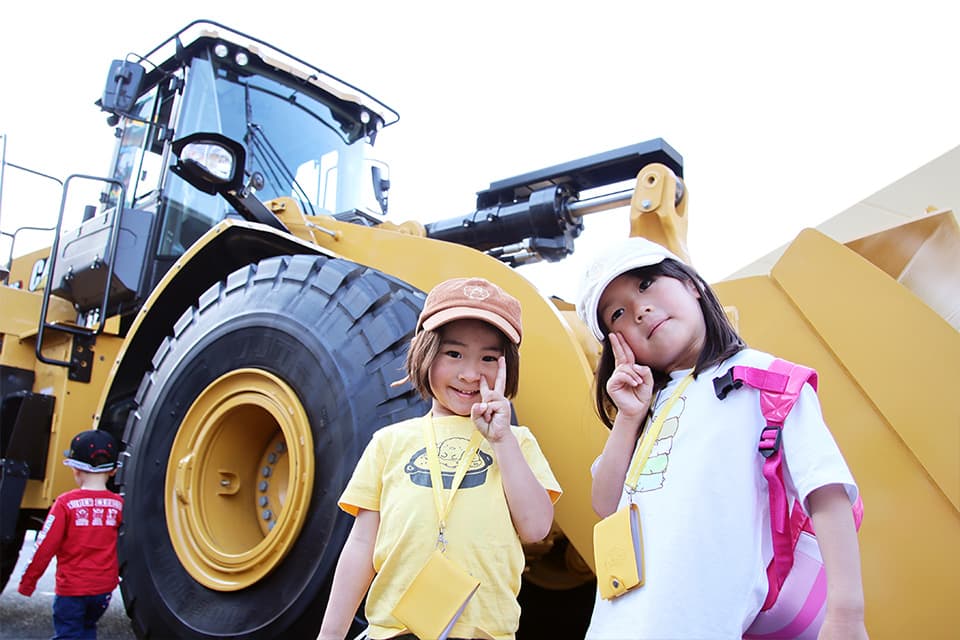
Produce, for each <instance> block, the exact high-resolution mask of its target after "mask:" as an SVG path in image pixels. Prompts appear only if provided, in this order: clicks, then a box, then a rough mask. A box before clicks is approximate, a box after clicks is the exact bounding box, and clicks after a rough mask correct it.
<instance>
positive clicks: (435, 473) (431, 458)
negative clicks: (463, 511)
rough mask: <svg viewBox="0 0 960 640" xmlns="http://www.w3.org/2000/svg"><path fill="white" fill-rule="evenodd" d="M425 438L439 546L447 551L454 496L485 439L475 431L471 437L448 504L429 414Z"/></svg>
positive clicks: (425, 422)
mask: <svg viewBox="0 0 960 640" xmlns="http://www.w3.org/2000/svg"><path fill="white" fill-rule="evenodd" d="M423 437H424V440H426V442H427V465H428V466H429V467H430V484H431V485H432V486H433V500H434V502H435V503H436V505H437V519H438V520H439V523H440V524H439V526H440V533H439V535H438V537H437V546H438V547H439V548H440V549H441V550H445V549H446V542H447V541H446V539H445V538H444V536H443V532H444V529H446V526H447V524H446V523H447V514H448V513H450V505H451V504H453V496H454V495H455V494H456V493H457V489H459V488H460V483H461V482H463V476H465V475H466V474H467V468H468V467H469V466H470V463H471V462H472V461H473V459H474V457H475V456H476V455H477V449H479V448H480V439H481V438H482V437H483V436H481V435H480V432H479V431H477V430H476V429H474V431H473V435H472V436H470V444H469V445H468V446H467V449H466V450H465V451H464V452H463V456H462V457H461V458H460V462H459V464H457V471H456V473H455V474H454V476H453V482H451V483H450V493H449V494H448V496H447V500H446V503H444V501H443V477H442V476H441V474H440V455H439V453H438V451H437V434H436V432H435V431H434V429H433V415H432V414H427V416H426V419H425V420H424V421H423Z"/></svg>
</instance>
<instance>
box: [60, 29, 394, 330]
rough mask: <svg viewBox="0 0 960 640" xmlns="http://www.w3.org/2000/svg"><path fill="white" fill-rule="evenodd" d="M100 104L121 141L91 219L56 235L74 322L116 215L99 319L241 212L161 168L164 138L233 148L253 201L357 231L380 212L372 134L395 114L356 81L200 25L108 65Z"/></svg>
mask: <svg viewBox="0 0 960 640" xmlns="http://www.w3.org/2000/svg"><path fill="white" fill-rule="evenodd" d="M98 104H99V105H100V107H101V108H102V109H103V110H104V111H106V112H108V113H109V114H110V115H109V116H108V123H109V124H110V125H111V126H113V127H114V130H115V135H116V138H117V142H116V146H115V151H114V154H113V160H112V165H111V167H110V170H109V174H108V175H109V176H110V178H111V181H110V182H105V183H104V184H105V186H104V189H103V191H102V193H101V196H100V203H99V207H98V211H97V215H95V216H92V217H90V216H87V219H85V221H84V222H83V226H82V227H81V228H80V229H78V230H75V231H71V232H69V233H66V234H62V236H61V237H62V239H63V240H64V242H62V243H61V248H62V251H61V252H60V254H59V255H58V256H57V260H58V264H57V267H56V273H55V274H54V279H53V281H52V283H53V287H54V290H55V293H57V294H58V295H61V296H64V297H66V298H67V299H69V300H72V301H73V302H74V303H75V306H78V311H80V312H81V314H82V313H83V312H84V309H85V308H89V307H91V306H93V305H94V304H96V303H98V302H99V300H100V296H101V295H102V288H103V287H105V286H106V283H105V282H103V278H104V276H103V275H98V276H97V277H93V278H88V281H87V284H86V285H84V286H81V284H82V281H83V275H84V274H85V273H93V272H94V271H97V270H99V271H100V273H101V274H102V272H103V269H102V267H103V262H104V258H103V257H104V256H106V255H109V252H108V251H106V250H105V247H104V242H105V240H106V238H108V237H109V236H110V234H111V231H110V227H112V225H113V222H112V219H114V218H116V217H118V215H117V212H118V211H119V212H120V215H119V218H120V220H119V222H118V224H119V231H118V232H117V233H116V234H115V235H116V237H117V238H118V242H117V256H116V258H115V260H114V262H115V264H116V265H117V266H119V267H120V268H121V270H122V271H123V272H124V273H125V274H126V275H123V276H122V277H123V278H124V282H122V283H120V285H119V286H118V285H117V283H111V285H110V286H111V294H110V295H111V305H110V307H111V308H110V309H108V310H106V312H107V314H108V315H112V314H113V313H117V312H119V313H121V314H126V315H129V312H130V311H132V310H135V309H136V308H138V306H139V303H140V302H141V301H142V300H143V299H145V298H146V296H147V295H148V294H149V292H150V291H151V290H152V289H153V287H154V286H156V284H157V282H159V280H160V279H161V278H162V277H163V275H164V274H165V273H166V272H167V270H168V269H169V268H170V266H171V265H172V264H173V263H174V262H175V261H176V260H177V258H179V257H180V256H181V255H183V254H184V252H186V251H187V249H189V247H190V246H191V245H192V244H193V243H194V242H196V241H197V239H199V238H200V237H201V236H202V235H203V234H204V233H205V232H206V231H207V230H209V229H210V228H211V227H213V226H214V225H216V224H217V223H218V222H219V221H221V220H223V219H224V218H225V217H227V216H234V215H239V214H238V213H237V212H236V211H235V210H234V209H233V208H232V207H231V206H230V205H229V204H228V201H227V200H225V199H224V198H222V197H220V196H218V195H214V194H209V193H204V192H202V191H199V190H198V189H196V188H195V187H193V186H191V185H190V184H188V183H187V182H186V181H184V180H183V179H182V178H181V177H179V176H178V175H176V174H175V173H173V172H172V171H170V166H171V165H172V164H174V162H175V158H173V157H172V155H171V144H172V143H173V141H174V140H175V139H182V138H184V137H186V136H188V135H190V134H193V133H195V132H201V131H202V132H212V133H218V134H222V135H224V136H226V137H228V138H230V139H232V140H236V141H238V142H240V143H241V144H242V145H243V147H244V149H245V158H246V163H245V167H244V168H243V175H244V180H245V183H246V186H249V187H251V188H253V189H255V191H256V196H257V198H259V199H260V200H270V199H272V198H277V197H290V198H293V199H294V200H295V201H296V202H297V203H298V205H299V207H300V208H301V210H302V211H303V212H304V213H305V214H307V215H319V214H326V215H332V216H336V217H338V218H341V219H348V220H351V221H354V222H359V223H361V224H377V223H379V222H381V221H382V220H383V218H384V216H385V215H386V201H387V199H386V189H387V188H388V185H389V180H388V177H387V176H386V173H385V171H384V166H383V164H382V163H380V162H377V161H375V160H374V159H373V154H372V148H373V144H374V142H375V140H376V136H377V134H378V132H379V131H380V129H382V128H383V127H384V126H386V125H388V124H391V123H393V122H396V120H398V119H399V116H398V115H397V114H396V113H395V112H394V111H393V110H391V109H390V108H389V107H387V106H386V105H384V104H382V103H380V102H379V101H378V100H376V99H375V98H373V97H371V96H369V95H367V94H366V93H364V92H363V91H361V90H359V89H357V88H356V87H353V86H352V85H349V84H347V83H346V82H343V81H342V80H339V79H338V78H336V77H334V76H331V75H329V74H327V73H325V72H323V71H321V70H319V69H317V68H315V67H313V66H311V65H309V64H307V63H305V62H303V61H302V60H300V59H298V58H295V57H293V56H291V55H289V54H287V53H285V52H283V51H280V50H279V49H275V48H274V47H272V46H271V45H269V44H267V43H265V42H262V41H260V40H257V39H255V38H253V37H251V36H247V35H245V34H242V33H240V32H237V31H234V30H232V29H229V28H228V27H225V26H223V25H219V24H217V23H213V22H209V21H196V22H193V23H191V24H190V25H188V26H187V27H185V28H184V29H182V30H180V31H179V32H177V33H176V34H174V35H173V36H172V37H171V38H169V39H168V40H166V41H165V42H164V43H162V44H161V45H160V46H158V47H156V48H155V49H154V50H152V51H150V52H149V53H148V54H146V55H145V56H139V55H134V54H130V55H128V56H127V57H126V58H125V59H123V60H115V61H114V62H113V63H112V64H111V67H110V70H109V73H108V76H107V78H106V84H105V89H104V92H103V96H102V98H101V100H100V101H99V102H98ZM114 275H116V274H114ZM58 278H59V279H58ZM68 281H69V282H68ZM97 283H99V285H100V287H99V288H100V290H101V293H100V294H99V295H98V294H97V291H96V290H97V289H98V284H97ZM78 300H79V305H77V302H78Z"/></svg>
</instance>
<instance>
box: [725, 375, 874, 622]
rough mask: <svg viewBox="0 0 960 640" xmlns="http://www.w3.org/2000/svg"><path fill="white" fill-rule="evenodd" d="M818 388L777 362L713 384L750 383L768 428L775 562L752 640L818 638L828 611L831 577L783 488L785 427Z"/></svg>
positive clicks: (857, 512)
mask: <svg viewBox="0 0 960 640" xmlns="http://www.w3.org/2000/svg"><path fill="white" fill-rule="evenodd" d="M808 382H809V383H810V386H811V387H813V389H814V390H816V389H817V372H816V371H814V370H813V369H809V368H807V367H804V366H801V365H798V364H793V363H792V362H787V361H786V360H780V359H776V360H774V361H773V362H772V363H771V364H770V367H769V368H768V369H758V368H755V367H744V366H735V367H732V368H731V369H730V370H729V371H727V372H726V373H725V374H724V375H722V376H720V377H719V378H714V380H713V384H714V389H715V391H716V394H717V397H718V398H719V399H721V400H723V399H724V398H725V397H726V396H727V394H728V393H729V392H730V391H732V390H734V389H739V388H740V387H741V386H742V385H744V384H746V385H748V386H751V387H753V388H755V389H758V390H759V391H760V410H761V411H762V413H763V417H764V418H765V419H766V421H767V426H766V427H765V428H764V429H763V431H762V432H761V434H760V443H759V447H758V449H759V451H760V454H761V455H762V456H763V457H764V462H763V477H764V478H766V479H767V486H768V489H769V494H770V530H771V533H772V534H773V559H772V560H771V561H770V565H769V566H768V567H767V581H768V584H769V588H768V590H767V599H766V600H765V601H764V603H763V607H761V609H760V613H759V614H758V615H757V618H756V620H754V622H753V624H752V625H751V626H750V628H749V629H747V632H746V633H745V634H744V636H743V637H744V638H745V639H748V640H774V639H775V638H801V639H804V640H805V639H807V638H810V639H814V638H816V637H817V633H818V632H819V631H820V627H821V625H822V624H823V616H824V613H825V612H826V600H827V577H826V574H825V572H824V569H823V560H822V558H821V557H820V548H819V547H818V546H817V540H816V534H815V533H814V531H813V523H812V522H811V520H810V516H808V515H807V514H806V513H805V512H804V511H803V507H802V506H801V504H800V501H799V500H797V501H795V502H794V505H793V511H792V512H791V513H789V514H788V509H789V507H788V502H787V492H786V488H785V487H784V484H783V465H782V462H783V451H782V449H781V446H780V445H781V442H782V434H783V423H784V420H786V418H787V414H789V413H790V410H791V409H792V408H793V405H794V403H795V402H796V401H797V398H799V397H800V390H801V389H802V388H803V385H804V384H805V383H808ZM853 517H854V522H855V523H856V527H857V529H859V528H860V522H861V520H862V519H863V503H862V502H861V500H860V498H859V497H858V498H857V502H856V503H855V504H854V505H853Z"/></svg>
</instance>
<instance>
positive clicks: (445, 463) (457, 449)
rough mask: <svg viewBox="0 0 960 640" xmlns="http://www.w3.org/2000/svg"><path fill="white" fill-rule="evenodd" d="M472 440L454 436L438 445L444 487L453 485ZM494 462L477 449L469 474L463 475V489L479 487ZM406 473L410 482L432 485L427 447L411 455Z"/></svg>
mask: <svg viewBox="0 0 960 640" xmlns="http://www.w3.org/2000/svg"><path fill="white" fill-rule="evenodd" d="M469 444H470V440H469V439H467V438H461V437H459V436H452V437H450V438H446V439H444V440H442V441H441V442H440V444H439V445H438V446H437V453H438V455H439V457H440V477H441V479H442V481H443V488H444V489H449V488H450V487H451V486H452V485H453V476H454V475H455V474H456V472H457V465H458V464H460V459H461V458H462V457H463V456H464V454H465V453H466V451H467V447H468V446H469ZM491 464H493V456H491V455H489V454H487V453H484V452H483V451H481V450H479V449H478V450H477V455H475V456H473V460H471V461H470V466H469V467H467V474H466V475H465V476H463V482H461V483H460V488H461V489H469V488H470V487H479V486H480V485H482V484H483V483H484V482H486V480H487V469H488V468H489V467H490V465H491ZM403 471H404V473H406V474H407V475H409V476H410V482H412V483H413V484H415V485H417V486H420V487H432V486H433V483H431V482H430V465H429V463H428V462H427V448H426V447H424V448H423V449H420V450H419V451H417V452H416V453H415V454H413V455H412V456H411V457H410V462H408V463H407V464H406V465H405V466H404V468H403Z"/></svg>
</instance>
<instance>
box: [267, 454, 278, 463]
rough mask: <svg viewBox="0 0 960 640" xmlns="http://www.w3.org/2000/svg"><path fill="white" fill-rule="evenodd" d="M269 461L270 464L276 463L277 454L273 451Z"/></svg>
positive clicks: (268, 458) (268, 457)
mask: <svg viewBox="0 0 960 640" xmlns="http://www.w3.org/2000/svg"><path fill="white" fill-rule="evenodd" d="M267 462H269V463H270V464H276V462H277V454H275V453H271V454H270V455H269V456H267Z"/></svg>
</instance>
